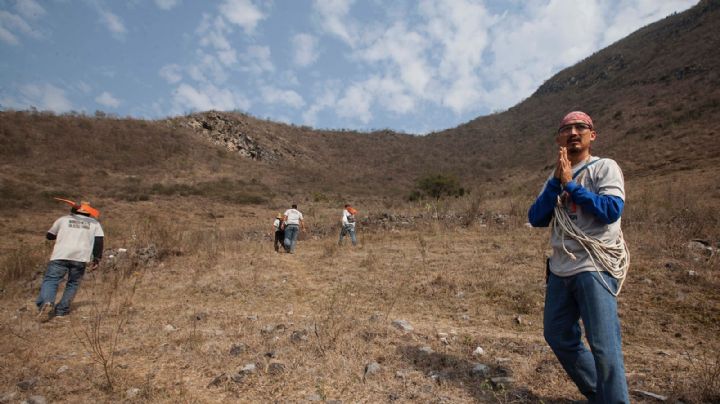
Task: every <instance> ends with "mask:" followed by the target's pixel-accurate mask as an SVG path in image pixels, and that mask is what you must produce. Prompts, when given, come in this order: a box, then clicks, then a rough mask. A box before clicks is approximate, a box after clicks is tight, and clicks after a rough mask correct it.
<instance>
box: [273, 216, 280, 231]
mask: <svg viewBox="0 0 720 404" xmlns="http://www.w3.org/2000/svg"><path fill="white" fill-rule="evenodd" d="M273 227H275V231H280V219H275V221H274V222H273Z"/></svg>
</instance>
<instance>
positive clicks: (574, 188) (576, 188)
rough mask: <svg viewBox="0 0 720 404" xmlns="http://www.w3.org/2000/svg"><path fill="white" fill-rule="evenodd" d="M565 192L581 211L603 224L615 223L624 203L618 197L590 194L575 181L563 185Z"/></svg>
mask: <svg viewBox="0 0 720 404" xmlns="http://www.w3.org/2000/svg"><path fill="white" fill-rule="evenodd" d="M565 190H566V191H567V192H568V193H569V194H570V196H571V197H572V200H573V201H574V202H575V203H577V204H578V205H580V206H581V207H582V208H583V210H585V211H587V212H590V213H592V214H593V215H595V217H597V218H598V219H599V220H600V221H601V222H603V223H605V224H610V223H615V222H616V221H617V220H618V219H620V215H622V211H623V207H624V206H625V201H623V199H622V198H620V197H619V196H615V195H599V194H596V193H594V192H590V191H588V190H587V189H585V188H584V187H583V186H582V185H580V184H578V183H576V182H575V181H570V182H568V183H567V184H565Z"/></svg>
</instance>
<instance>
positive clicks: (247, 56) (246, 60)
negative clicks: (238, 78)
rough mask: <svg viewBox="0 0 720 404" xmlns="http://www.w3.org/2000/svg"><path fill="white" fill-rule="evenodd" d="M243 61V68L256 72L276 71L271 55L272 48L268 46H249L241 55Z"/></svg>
mask: <svg viewBox="0 0 720 404" xmlns="http://www.w3.org/2000/svg"><path fill="white" fill-rule="evenodd" d="M240 62H241V63H242V67H241V70H244V71H249V72H252V73H256V74H262V73H263V72H273V71H275V66H274V65H273V63H272V58H271V57H270V48H269V47H267V46H258V45H253V46H249V47H248V48H247V49H246V50H245V53H244V54H242V55H241V56H240Z"/></svg>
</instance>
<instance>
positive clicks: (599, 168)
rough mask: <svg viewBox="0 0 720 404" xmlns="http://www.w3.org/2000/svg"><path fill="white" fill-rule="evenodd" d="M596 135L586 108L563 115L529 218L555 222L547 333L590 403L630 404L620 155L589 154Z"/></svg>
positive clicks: (539, 224)
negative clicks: (622, 295)
mask: <svg viewBox="0 0 720 404" xmlns="http://www.w3.org/2000/svg"><path fill="white" fill-rule="evenodd" d="M596 136H597V133H596V132H595V128H594V126H593V121H592V119H591V118H590V116H588V115H587V114H586V113H584V112H580V111H574V112H571V113H569V114H567V115H566V116H565V117H564V118H563V119H562V121H561V123H560V127H559V130H558V133H557V136H556V139H555V140H556V142H557V144H558V145H559V146H560V150H559V152H558V157H557V163H556V166H555V171H554V173H553V174H552V175H551V176H550V178H549V179H548V181H547V182H546V183H545V186H544V188H543V190H542V192H541V193H540V195H539V196H538V197H537V199H536V200H535V203H534V204H533V205H532V206H531V207H530V210H529V212H528V218H529V220H530V223H531V224H532V225H533V226H535V227H547V226H548V225H551V226H552V232H551V245H552V248H553V254H552V256H551V257H550V259H549V260H548V262H547V270H548V274H547V275H548V279H547V290H546V294H545V313H544V324H543V325H544V330H545V331H544V335H545V340H546V341H547V343H548V344H549V345H550V347H551V348H552V350H553V352H554V353H555V355H556V356H557V358H558V360H559V361H560V363H561V364H562V366H563V368H564V369H565V371H566V372H567V374H568V375H569V376H570V378H571V379H572V380H573V382H575V384H576V385H577V387H578V389H579V390H580V392H581V393H582V394H584V395H585V396H586V397H587V398H588V400H589V402H591V403H627V402H629V398H628V389H627V381H626V379H625V366H624V363H623V354H622V342H621V336H620V320H619V319H618V314H617V299H616V296H617V294H618V293H619V292H620V288H621V287H622V282H623V280H624V278H625V274H626V272H627V267H628V265H629V259H628V254H627V248H626V245H625V242H624V239H623V236H622V231H621V229H620V215H621V214H622V211H623V206H624V200H625V188H624V180H623V175H622V171H621V170H620V167H619V166H618V164H617V163H616V162H615V161H613V160H611V159H607V158H602V159H601V158H598V157H595V156H591V155H590V146H591V144H592V142H594V141H595V138H596ZM579 319H582V322H583V325H584V328H585V333H586V338H587V341H588V343H589V345H590V350H588V349H587V348H586V347H585V344H583V342H582V339H581V338H582V334H581V328H580V324H579Z"/></svg>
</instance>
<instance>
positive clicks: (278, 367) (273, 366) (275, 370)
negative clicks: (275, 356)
mask: <svg viewBox="0 0 720 404" xmlns="http://www.w3.org/2000/svg"><path fill="white" fill-rule="evenodd" d="M284 371H285V364H284V363H281V362H272V363H270V365H268V373H269V374H271V375H279V374H281V373H283V372H284Z"/></svg>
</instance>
